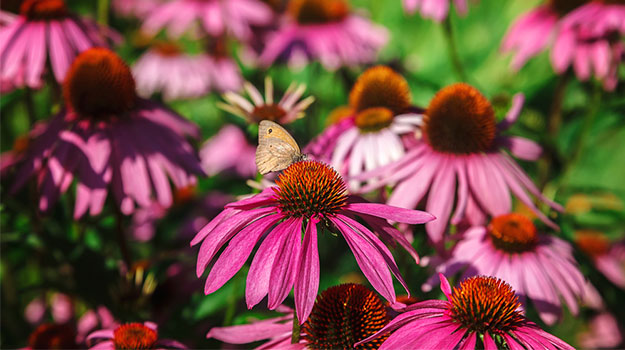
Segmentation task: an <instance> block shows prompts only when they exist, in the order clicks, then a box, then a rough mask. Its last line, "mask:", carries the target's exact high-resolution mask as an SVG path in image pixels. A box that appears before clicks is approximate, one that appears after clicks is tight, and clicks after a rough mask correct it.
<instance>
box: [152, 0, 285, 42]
mask: <svg viewBox="0 0 625 350" xmlns="http://www.w3.org/2000/svg"><path fill="white" fill-rule="evenodd" d="M272 19H273V11H272V10H271V8H270V7H269V6H267V5H266V4H264V3H263V2H262V1H259V0H228V1H222V0H173V1H169V2H165V3H163V4H160V5H159V6H158V7H156V8H155V9H153V10H152V11H150V13H149V14H148V15H147V16H146V18H145V21H144V22H143V26H142V28H141V29H142V30H143V31H144V32H146V33H150V34H156V33H157V32H158V31H159V30H161V29H163V28H167V33H168V34H169V35H170V36H171V37H173V38H177V37H180V36H181V35H182V34H183V33H184V32H185V31H187V30H188V29H189V28H191V27H193V25H194V24H195V22H199V23H200V24H201V27H202V28H203V29H204V30H205V31H206V33H208V34H209V35H211V36H214V37H220V36H223V35H224V34H232V35H234V36H235V37H237V38H239V39H241V40H248V39H250V38H251V37H252V27H253V26H263V25H266V24H269V23H270V22H271V20H272Z"/></svg>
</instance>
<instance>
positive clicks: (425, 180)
mask: <svg viewBox="0 0 625 350" xmlns="http://www.w3.org/2000/svg"><path fill="white" fill-rule="evenodd" d="M522 105H523V96H522V95H520V94H519V95H516V96H515V97H514V98H513V100H512V107H511V108H510V110H509V111H508V114H507V115H506V117H505V119H504V120H503V121H501V122H499V123H497V122H496V120H495V113H494V110H493V108H492V106H491V104H490V102H489V101H488V100H487V99H486V98H485V97H484V96H483V95H482V94H481V93H480V92H479V91H478V90H477V89H475V88H474V87H472V86H470V85H467V84H464V83H459V84H453V85H450V86H447V87H445V88H443V89H441V90H440V91H439V92H438V93H437V94H436V96H434V98H433V99H432V101H431V102H430V105H429V106H428V108H427V110H426V111H425V113H424V116H423V125H422V139H421V140H420V141H418V142H416V143H415V144H414V145H413V146H412V147H411V149H410V150H409V151H408V152H407V153H406V155H405V156H404V157H403V158H402V159H401V160H399V161H397V162H394V163H392V164H389V165H388V166H385V167H383V168H381V169H378V170H376V171H373V172H370V173H369V174H363V175H365V176H366V177H367V178H369V180H370V184H369V185H367V186H365V187H364V188H363V189H362V190H363V191H366V190H370V189H372V188H376V187H380V186H383V185H388V184H397V186H396V187H395V189H394V191H393V194H392V195H391V197H390V198H389V200H388V204H390V205H395V206H398V207H402V208H414V207H416V206H417V204H418V203H419V202H420V201H421V200H422V199H423V198H424V197H425V196H426V194H427V193H428V192H429V193H430V195H429V196H428V197H427V203H426V210H427V211H428V212H431V213H432V214H433V215H435V216H436V217H437V218H438V219H437V220H435V221H432V222H430V223H428V224H427V225H426V229H427V232H428V235H429V237H430V239H431V240H432V241H433V242H434V243H435V244H437V245H440V244H441V243H442V242H443V233H444V232H445V229H446V228H447V223H448V221H449V216H450V214H451V211H452V208H453V206H454V204H455V207H456V209H455V212H454V214H453V217H452V219H451V223H452V224H458V223H460V222H461V221H462V220H463V219H467V220H468V221H469V222H471V223H473V224H482V223H483V220H484V219H485V218H484V214H485V213H487V214H490V215H493V216H494V215H500V214H505V213H508V212H510V209H511V200H510V192H512V193H514V194H515V195H516V196H517V197H518V198H519V199H520V200H521V201H522V202H523V203H524V204H525V205H526V206H527V207H529V208H530V209H531V210H532V211H533V212H535V213H536V215H537V216H538V217H539V218H540V219H541V220H543V221H544V222H546V223H547V224H549V225H550V226H552V227H557V226H556V225H555V224H554V223H553V222H552V221H551V220H549V219H548V218H547V217H546V216H545V215H544V214H542V213H541V212H540V211H539V210H538V209H537V208H536V206H535V205H534V203H533V202H532V199H531V198H530V196H529V195H528V193H527V192H528V191H529V192H530V193H532V194H533V195H534V196H536V197H538V198H540V199H542V200H543V201H545V202H547V203H549V205H551V206H552V207H553V208H556V209H558V210H561V209H562V208H561V206H559V205H558V204H556V203H553V202H551V201H549V200H548V199H546V198H545V197H544V196H543V195H542V194H541V193H540V191H539V190H538V189H537V188H536V186H535V185H534V184H533V183H532V180H530V179H529V177H528V176H527V175H526V174H525V173H524V172H523V170H522V169H521V168H520V167H519V166H518V165H517V164H516V162H515V161H514V160H513V159H512V158H511V157H510V156H509V155H508V154H506V153H505V152H504V151H503V148H508V149H509V150H510V152H511V153H512V154H513V155H515V156H516V157H518V158H521V159H525V160H536V159H537V158H538V157H539V156H540V154H541V148H540V146H538V145H537V144H536V143H534V142H533V141H530V140H528V139H525V138H521V137H517V136H503V135H501V132H503V131H505V130H506V129H507V128H508V127H510V125H512V124H513V123H514V122H515V121H516V119H517V117H518V115H519V113H520V110H521V107H522ZM377 175H381V178H380V179H376V176H377ZM363 177H364V176H363ZM456 185H457V187H456Z"/></svg>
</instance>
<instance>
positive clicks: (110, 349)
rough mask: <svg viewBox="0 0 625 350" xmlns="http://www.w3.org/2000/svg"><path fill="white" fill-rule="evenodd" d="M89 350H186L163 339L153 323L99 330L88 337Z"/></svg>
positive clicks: (124, 325) (172, 341)
mask: <svg viewBox="0 0 625 350" xmlns="http://www.w3.org/2000/svg"><path fill="white" fill-rule="evenodd" d="M87 344H88V345H90V347H89V349H94V350H115V349H186V348H187V347H186V346H185V345H184V344H182V343H180V342H178V341H176V340H172V339H161V338H160V337H159V335H158V327H157V326H156V324H155V323H153V322H144V323H125V324H122V325H119V326H117V327H115V328H109V329H101V330H97V331H95V332H93V333H91V334H89V336H88V337H87Z"/></svg>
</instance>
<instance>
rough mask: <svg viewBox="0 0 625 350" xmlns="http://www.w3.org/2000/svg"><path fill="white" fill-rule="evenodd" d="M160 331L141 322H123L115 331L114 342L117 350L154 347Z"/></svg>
mask: <svg viewBox="0 0 625 350" xmlns="http://www.w3.org/2000/svg"><path fill="white" fill-rule="evenodd" d="M157 340H158V333H156V331H155V330H153V329H151V328H148V327H146V326H145V325H143V324H141V323H126V324H123V325H121V326H119V327H117V329H115V332H114V333H113V344H115V349H117V350H139V349H153V348H154V345H155V344H156V341H157Z"/></svg>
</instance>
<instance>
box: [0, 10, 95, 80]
mask: <svg viewBox="0 0 625 350" xmlns="http://www.w3.org/2000/svg"><path fill="white" fill-rule="evenodd" d="M100 33H101V31H100V28H98V27H97V25H96V24H95V23H94V22H91V21H88V20H84V19H81V18H78V17H77V16H75V15H73V14H71V13H70V12H69V11H68V9H67V7H66V6H65V2H64V1H63V0H26V1H24V2H22V6H21V9H20V15H19V16H18V17H17V18H15V19H14V20H13V21H11V22H10V23H8V24H7V25H6V26H1V27H0V62H1V63H0V80H1V81H2V84H3V85H5V82H8V83H10V84H13V85H14V86H15V87H23V86H28V87H31V88H39V87H41V85H42V84H43V81H42V76H43V73H44V71H45V67H46V62H47V57H49V62H48V64H49V65H50V67H52V72H53V73H54V78H55V79H56V81H58V82H62V81H63V80H64V78H65V74H66V73H67V70H68V69H69V66H70V65H71V63H72V61H73V60H74V58H75V57H76V55H78V54H79V53H80V52H82V51H84V50H86V49H88V48H90V47H94V46H107V43H106V41H105V40H104V39H103V37H102V36H101V34H100Z"/></svg>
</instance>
